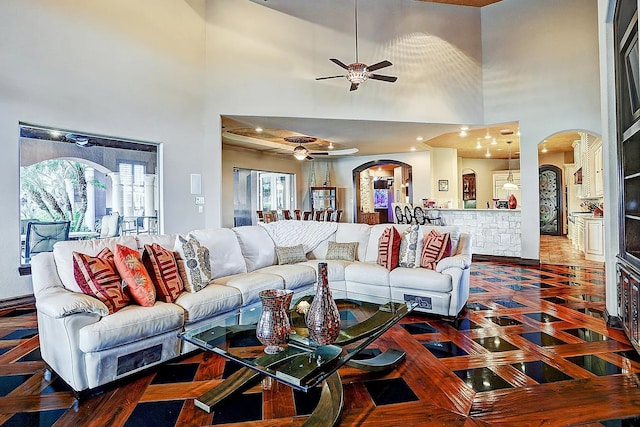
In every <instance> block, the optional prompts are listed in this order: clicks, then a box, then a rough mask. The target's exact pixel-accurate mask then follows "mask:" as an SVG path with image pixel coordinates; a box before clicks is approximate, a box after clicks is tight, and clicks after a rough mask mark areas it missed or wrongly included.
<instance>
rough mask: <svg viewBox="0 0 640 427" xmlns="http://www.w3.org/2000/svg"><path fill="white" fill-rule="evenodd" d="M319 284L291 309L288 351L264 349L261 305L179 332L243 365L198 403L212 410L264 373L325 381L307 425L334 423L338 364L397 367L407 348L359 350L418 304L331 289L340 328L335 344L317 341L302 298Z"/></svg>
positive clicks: (298, 385)
mask: <svg viewBox="0 0 640 427" xmlns="http://www.w3.org/2000/svg"><path fill="white" fill-rule="evenodd" d="M313 294H314V289H313V288H308V289H306V290H303V291H297V292H296V294H295V295H294V297H293V303H292V307H291V310H290V321H291V326H292V332H291V335H290V337H289V340H288V342H287V343H286V344H285V345H283V347H284V349H283V351H281V352H279V353H276V354H265V353H264V351H263V350H264V346H263V345H262V344H260V342H259V341H258V340H257V339H256V324H257V322H258V319H259V318H260V314H261V307H260V305H259V304H258V306H257V307H255V308H252V309H248V310H241V311H239V312H237V313H235V314H233V315H230V316H229V317H226V318H223V319H219V320H217V321H212V322H211V323H210V324H207V325H204V326H202V327H199V328H196V329H192V330H189V331H186V332H183V333H181V334H180V338H181V339H183V340H185V341H187V342H190V343H192V344H194V345H196V346H197V347H199V348H202V349H204V350H208V351H212V352H214V353H217V354H219V355H221V356H223V357H225V358H227V359H229V360H232V361H235V362H237V363H239V364H241V365H242V368H241V369H239V370H238V371H236V372H234V373H233V374H232V375H230V376H229V377H227V378H226V379H225V380H224V381H223V382H221V383H220V384H219V385H217V386H216V387H214V388H213V389H211V390H210V391H208V392H206V393H204V394H203V395H202V396H200V397H199V398H197V399H196V400H195V404H196V406H198V407H199V408H201V409H203V410H205V411H207V412H211V411H212V409H213V408H214V407H215V405H216V404H218V403H220V402H221V401H223V400H224V399H226V398H228V397H230V396H232V395H233V394H234V393H237V392H241V391H243V390H245V389H246V388H248V387H249V386H251V385H253V384H254V383H255V382H256V380H258V379H260V378H262V377H263V376H266V377H270V378H273V379H275V380H277V381H280V382H282V383H284V384H287V385H289V386H291V387H292V388H295V389H298V390H302V391H307V390H309V389H310V388H312V387H316V386H318V385H320V384H322V387H323V390H322V392H321V397H320V402H319V403H318V406H317V407H316V409H315V410H314V411H313V413H312V414H311V416H310V417H309V418H308V419H307V421H306V422H305V425H333V424H335V423H336V422H337V421H338V419H339V417H340V412H341V410H342V403H343V390H342V382H341V379H340V376H339V374H338V369H340V368H341V367H343V366H345V365H346V366H350V367H354V368H358V369H362V370H367V371H384V370H389V369H393V368H395V367H396V366H398V364H400V363H401V362H402V361H403V360H404V357H405V353H404V352H403V351H399V350H395V349H387V350H386V351H384V352H382V353H380V354H378V355H376V356H374V357H370V358H368V359H367V358H363V357H362V356H363V355H361V354H360V353H361V352H362V351H363V350H364V349H365V348H367V347H368V346H369V345H370V344H371V343H372V342H373V341H375V340H376V339H377V338H378V337H380V336H381V335H382V334H384V333H385V332H386V331H388V330H389V329H390V328H391V327H392V326H393V325H395V324H396V323H398V322H399V321H400V319H402V318H403V317H404V316H406V315H407V314H409V313H410V312H411V311H413V309H414V308H415V307H416V306H417V304H416V303H414V302H397V301H391V300H390V299H385V298H377V297H373V296H370V295H366V296H365V295H359V294H355V293H352V292H349V293H345V292H341V291H337V290H333V289H332V294H333V298H334V300H335V301H336V304H337V305H338V309H339V310H340V317H341V330H340V335H339V336H338V338H337V340H336V341H335V342H334V343H333V344H331V345H318V344H317V343H315V342H313V341H312V340H310V339H309V337H308V331H307V329H306V325H305V321H304V315H303V314H301V313H298V311H297V310H296V308H297V305H298V304H299V303H300V302H301V301H307V302H310V301H311V300H312V299H313Z"/></svg>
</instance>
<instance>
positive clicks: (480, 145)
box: [476, 138, 482, 150]
mask: <svg viewBox="0 0 640 427" xmlns="http://www.w3.org/2000/svg"><path fill="white" fill-rule="evenodd" d="M481 148H482V144H480V138H476V150H480V149H481Z"/></svg>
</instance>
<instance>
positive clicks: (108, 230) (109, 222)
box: [100, 213, 122, 238]
mask: <svg viewBox="0 0 640 427" xmlns="http://www.w3.org/2000/svg"><path fill="white" fill-rule="evenodd" d="M121 225H122V220H121V217H120V215H119V214H117V213H116V214H111V215H105V216H103V217H102V219H101V220H100V238H104V237H116V236H119V235H120V226H121Z"/></svg>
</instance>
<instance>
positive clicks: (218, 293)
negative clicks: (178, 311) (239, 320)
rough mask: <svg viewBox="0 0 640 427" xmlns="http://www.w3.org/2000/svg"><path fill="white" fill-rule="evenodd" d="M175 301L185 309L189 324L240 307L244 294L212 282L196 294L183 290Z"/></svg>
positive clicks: (186, 321)
mask: <svg viewBox="0 0 640 427" xmlns="http://www.w3.org/2000/svg"><path fill="white" fill-rule="evenodd" d="M175 303H176V304H177V305H179V306H180V307H182V308H183V309H184V323H185V325H188V324H192V323H195V322H198V321H200V320H203V319H208V318H212V317H214V316H217V315H219V314H223V313H226V312H228V311H231V310H235V309H237V308H239V307H240V305H241V304H242V296H241V295H240V291H239V290H238V289H236V288H234V287H231V286H224V285H216V284H213V283H211V284H209V285H207V286H206V287H205V288H203V289H201V290H200V291H199V292H198V293H195V294H194V293H190V292H183V293H182V294H180V296H179V297H178V298H177V299H176V302H175Z"/></svg>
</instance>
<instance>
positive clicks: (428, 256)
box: [420, 230, 451, 270]
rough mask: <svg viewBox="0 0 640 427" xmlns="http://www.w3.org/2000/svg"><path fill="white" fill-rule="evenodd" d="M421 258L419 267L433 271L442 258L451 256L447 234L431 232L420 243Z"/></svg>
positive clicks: (449, 238) (449, 239)
mask: <svg viewBox="0 0 640 427" xmlns="http://www.w3.org/2000/svg"><path fill="white" fill-rule="evenodd" d="M422 245H423V246H422V256H421V257H420V267H424V268H429V269H431V270H435V268H436V264H437V263H438V261H440V260H441V259H442V258H446V257H448V256H451V237H450V236H449V233H443V234H440V233H438V232H437V231H435V230H431V231H430V232H429V234H427V235H426V236H424V240H423V241H422Z"/></svg>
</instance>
